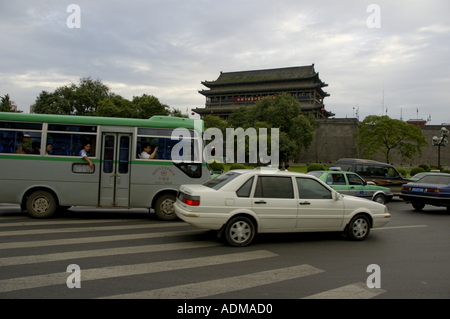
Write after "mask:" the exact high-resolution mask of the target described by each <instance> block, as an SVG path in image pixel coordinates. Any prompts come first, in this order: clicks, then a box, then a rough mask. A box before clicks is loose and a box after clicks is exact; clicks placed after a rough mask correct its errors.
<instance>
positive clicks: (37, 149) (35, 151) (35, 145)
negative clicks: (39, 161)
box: [30, 142, 41, 155]
mask: <svg viewBox="0 0 450 319" xmlns="http://www.w3.org/2000/svg"><path fill="white" fill-rule="evenodd" d="M31 148H32V150H31V152H30V154H36V155H37V154H41V143H39V142H33V143H31Z"/></svg>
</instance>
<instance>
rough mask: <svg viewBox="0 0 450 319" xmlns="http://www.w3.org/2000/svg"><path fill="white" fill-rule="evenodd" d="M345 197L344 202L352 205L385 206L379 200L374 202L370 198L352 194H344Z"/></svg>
mask: <svg viewBox="0 0 450 319" xmlns="http://www.w3.org/2000/svg"><path fill="white" fill-rule="evenodd" d="M341 196H342V197H343V198H344V204H346V205H347V204H351V205H357V206H364V207H378V208H379V207H380V206H385V205H383V204H380V203H378V202H374V201H372V200H370V199H365V198H363V197H356V196H351V195H342V194H341Z"/></svg>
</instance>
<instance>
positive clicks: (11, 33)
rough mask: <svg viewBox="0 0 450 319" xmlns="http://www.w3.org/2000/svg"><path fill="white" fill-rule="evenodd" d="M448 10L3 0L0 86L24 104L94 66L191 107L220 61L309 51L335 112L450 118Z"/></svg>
mask: <svg viewBox="0 0 450 319" xmlns="http://www.w3.org/2000/svg"><path fill="white" fill-rule="evenodd" d="M71 4H76V5H78V7H79V8H80V14H79V20H75V19H72V18H70V19H69V20H70V21H69V22H71V23H72V24H73V23H74V22H76V21H79V23H80V28H69V27H68V23H67V20H68V18H69V17H70V16H71V15H72V14H73V13H75V11H70V12H67V8H68V6H69V5H71ZM371 4H376V5H377V6H378V7H379V9H380V13H379V16H378V15H377V11H373V10H370V12H367V11H368V7H369V6H370V5H371ZM449 13H450V1H448V0H428V1H417V0H408V1H403V0H395V1H385V0H369V1H365V0H351V1H350V0H340V1H336V0H317V1H303V0H286V1H284V0H277V1H272V0H271V1H268V0H238V1H235V0H173V1H172V0H161V1H156V0H155V1H153V0H147V1H143V0H130V1H123V0H122V1H115V0H108V1H107V0H69V1H65V0H42V1H35V0H34V1H31V0H19V1H12V0H2V1H1V2H0V39H1V41H0V42H1V43H2V46H1V49H0V95H1V96H4V95H5V94H9V95H10V97H11V99H12V100H13V101H15V102H16V103H17V105H18V108H19V109H20V110H22V111H24V112H26V113H27V112H29V106H30V105H31V104H33V103H34V101H35V100H36V97H37V96H38V95H39V93H40V92H41V91H43V90H46V91H54V90H55V89H56V88H57V87H59V86H62V85H65V84H70V83H72V82H73V83H78V81H79V79H80V78H81V77H91V78H93V79H101V80H102V82H103V83H105V84H107V85H108V86H109V87H110V88H111V90H112V91H113V92H114V93H116V94H119V95H121V96H123V97H125V98H127V99H132V97H133V96H140V95H142V94H144V93H146V94H152V95H154V96H156V97H158V98H159V100H160V101H161V102H163V103H166V104H168V105H170V106H171V107H174V108H178V109H180V110H181V111H183V112H186V110H187V109H189V110H190V109H191V108H196V107H204V104H205V98H204V97H203V96H202V95H200V94H199V93H198V91H199V90H202V89H206V88H205V87H204V86H202V85H201V83H200V82H201V81H205V80H209V81H211V80H215V79H217V77H218V76H219V74H220V71H223V72H232V71H243V70H258V69H270V68H281V67H292V66H302V65H310V64H312V63H314V64H315V69H316V71H317V72H319V74H320V78H321V79H322V81H324V82H325V83H328V84H329V86H328V87H327V88H325V90H326V91H327V92H328V93H329V94H330V95H331V96H330V97H328V98H326V99H325V105H326V109H327V110H329V111H331V112H334V113H335V114H336V117H340V118H342V117H354V116H355V109H354V108H359V118H360V120H363V119H364V117H366V116H367V115H371V114H375V115H381V114H382V113H383V114H385V113H386V109H387V115H389V116H390V117H391V118H400V115H401V114H402V115H403V119H404V120H408V119H415V118H417V117H418V118H423V119H426V118H428V117H429V116H430V115H431V122H430V124H441V123H444V122H446V123H449V122H450V112H449V111H448V110H449V105H448V104H450V63H449V57H450V22H449V21H450V19H449ZM72 17H74V16H72ZM378 17H379V19H377V18H378ZM368 20H369V22H370V23H369V25H373V24H374V23H375V22H376V21H379V22H380V25H379V28H378V27H375V28H369V26H368ZM383 100H384V104H383ZM417 111H418V114H417Z"/></svg>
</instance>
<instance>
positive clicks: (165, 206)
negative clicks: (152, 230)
mask: <svg viewBox="0 0 450 319" xmlns="http://www.w3.org/2000/svg"><path fill="white" fill-rule="evenodd" d="M175 200H176V199H175V195H172V194H165V195H162V196H160V197H159V198H158V199H157V200H156V204H155V213H156V216H157V217H158V218H159V219H161V220H176V219H177V218H178V217H177V215H176V214H175V210H174V208H173V204H174V203H175Z"/></svg>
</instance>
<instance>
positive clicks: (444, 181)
mask: <svg viewBox="0 0 450 319" xmlns="http://www.w3.org/2000/svg"><path fill="white" fill-rule="evenodd" d="M418 182H420V183H421V184H439V185H448V184H450V176H442V175H437V176H436V175H427V176H424V177H422V178H421V179H420V180H419V181H418Z"/></svg>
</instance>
